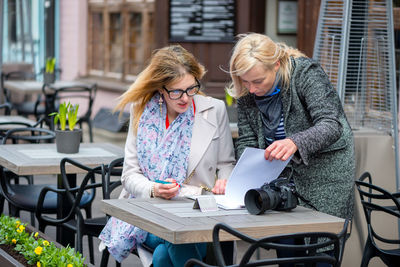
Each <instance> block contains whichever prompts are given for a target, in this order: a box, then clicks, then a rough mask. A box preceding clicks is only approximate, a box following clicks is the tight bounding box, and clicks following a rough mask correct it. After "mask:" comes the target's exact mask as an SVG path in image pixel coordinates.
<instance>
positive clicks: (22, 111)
mask: <svg viewBox="0 0 400 267" xmlns="http://www.w3.org/2000/svg"><path fill="white" fill-rule="evenodd" d="M35 79H36V74H35V73H34V72H33V69H32V71H10V72H7V73H2V75H1V86H2V89H3V94H4V97H5V101H6V102H8V103H11V104H12V107H13V109H14V110H16V111H17V113H18V115H21V116H29V115H36V118H38V117H39V116H41V115H43V114H44V112H45V109H44V107H43V106H42V107H41V106H39V107H36V103H37V102H40V101H41V94H37V95H36V99H35V100H33V101H23V102H20V103H15V102H14V101H13V100H12V98H11V94H10V92H9V91H8V89H7V88H6V87H5V85H4V82H5V81H7V80H35Z"/></svg>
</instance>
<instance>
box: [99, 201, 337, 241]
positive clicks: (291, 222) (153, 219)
mask: <svg viewBox="0 0 400 267" xmlns="http://www.w3.org/2000/svg"><path fill="white" fill-rule="evenodd" d="M193 203H194V201H193V200H190V199H186V198H177V199H172V200H164V199H160V198H149V199H111V200H102V203H101V209H102V210H103V212H104V213H106V214H108V215H111V216H114V217H116V218H118V219H121V220H123V221H125V222H127V223H130V224H133V225H135V226H137V227H139V228H142V229H143V230H146V231H148V232H150V233H152V234H154V235H157V236H159V237H161V238H163V239H165V240H167V241H169V242H171V243H174V244H183V243H193V242H195V243H196V242H212V230H213V228H214V225H215V224H217V223H220V222H223V223H226V224H228V225H230V226H232V227H234V228H235V229H236V230H239V231H241V232H243V233H245V234H247V235H249V236H252V237H255V238H260V237H265V236H270V235H275V234H285V233H296V232H309V231H311V232H317V231H318V232H319V231H324V232H333V233H339V232H340V231H341V230H342V229H343V223H344V219H342V218H338V217H335V216H331V215H328V214H325V213H322V212H317V211H313V210H311V209H307V208H304V207H301V206H298V207H297V208H295V209H294V210H292V211H288V212H285V211H267V212H266V213H264V214H262V215H251V214H249V213H248V212H247V210H246V209H243V210H222V209H220V210H218V211H215V212H201V211H200V210H198V209H193V208H192V207H193ZM236 239H237V238H235V237H234V236H232V235H230V234H227V233H225V232H223V231H221V234H220V240H221V241H229V240H236Z"/></svg>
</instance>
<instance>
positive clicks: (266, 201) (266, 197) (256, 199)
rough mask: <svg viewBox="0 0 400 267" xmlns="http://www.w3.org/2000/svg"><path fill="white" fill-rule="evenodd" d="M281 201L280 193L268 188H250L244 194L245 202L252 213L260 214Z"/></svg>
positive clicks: (273, 207)
mask: <svg viewBox="0 0 400 267" xmlns="http://www.w3.org/2000/svg"><path fill="white" fill-rule="evenodd" d="M279 202H280V196H279V193H278V192H276V191H274V190H271V189H267V190H263V189H250V190H249V191H247V192H246V195H245V196H244V204H245V206H246V209H247V211H248V212H249V213H250V214H255V215H259V214H261V213H264V212H265V211H266V210H270V209H275V208H276V206H278V204H279Z"/></svg>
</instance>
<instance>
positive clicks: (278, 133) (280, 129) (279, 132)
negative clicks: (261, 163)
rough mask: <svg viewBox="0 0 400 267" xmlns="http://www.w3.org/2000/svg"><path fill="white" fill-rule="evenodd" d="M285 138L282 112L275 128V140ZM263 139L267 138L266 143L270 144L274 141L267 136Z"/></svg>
mask: <svg viewBox="0 0 400 267" xmlns="http://www.w3.org/2000/svg"><path fill="white" fill-rule="evenodd" d="M285 138H286V134H285V125H284V124H283V114H282V116H281V120H280V121H279V125H278V128H276V132H275V140H282V139H285ZM265 139H266V140H267V143H270V144H271V143H272V142H273V141H274V140H272V139H270V138H268V137H266V138H265Z"/></svg>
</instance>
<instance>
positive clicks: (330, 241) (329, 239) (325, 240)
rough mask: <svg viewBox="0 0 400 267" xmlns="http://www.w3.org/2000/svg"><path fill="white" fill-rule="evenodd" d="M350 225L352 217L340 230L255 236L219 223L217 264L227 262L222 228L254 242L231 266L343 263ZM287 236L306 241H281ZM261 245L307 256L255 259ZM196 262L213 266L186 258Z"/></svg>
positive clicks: (335, 265) (215, 239)
mask: <svg viewBox="0 0 400 267" xmlns="http://www.w3.org/2000/svg"><path fill="white" fill-rule="evenodd" d="M347 228H348V220H345V223H344V226H343V229H342V231H341V232H340V233H339V234H335V233H328V232H308V233H307V232H305V233H294V234H283V235H275V236H270V237H264V238H252V237H250V236H247V235H245V234H243V233H241V232H239V231H237V230H235V229H233V228H232V227H230V226H228V225H226V224H224V223H218V224H216V225H215V227H214V229H213V247H214V253H215V257H216V261H217V266H227V265H226V264H225V261H224V257H223V254H222V249H221V243H220V241H219V232H220V230H224V231H226V232H227V233H229V234H231V235H234V236H236V237H238V238H239V239H241V240H243V241H245V242H247V243H249V244H250V246H249V247H248V249H247V250H246V252H245V253H244V255H243V257H242V259H241V260H240V263H239V264H234V265H229V266H268V265H275V264H283V263H293V264H294V263H302V264H305V266H309V265H311V266H313V264H315V263H328V264H331V265H332V266H333V267H339V266H340V264H341V262H342V257H343V251H344V246H345V242H346V238H347ZM283 239H305V240H306V242H305V243H306V244H299V245H298V244H283V243H281V242H280V241H281V240H283ZM307 240H308V241H307ZM259 248H263V249H267V250H269V249H274V250H277V249H284V250H287V251H292V252H300V253H301V254H302V255H303V256H296V257H290V258H289V257H288V258H268V259H260V260H255V261H251V257H252V256H253V255H254V254H255V252H256V250H257V249H259ZM321 251H322V252H321ZM194 265H198V266H206V267H212V266H213V265H209V264H206V263H203V262H201V261H199V260H197V259H189V260H188V261H187V262H186V264H185V267H190V266H194ZM302 266H303V265H302Z"/></svg>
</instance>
